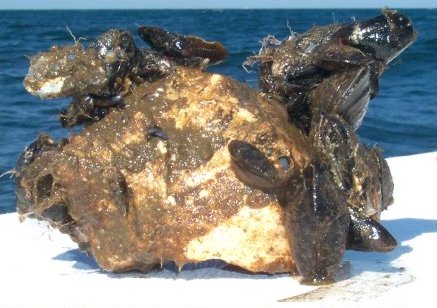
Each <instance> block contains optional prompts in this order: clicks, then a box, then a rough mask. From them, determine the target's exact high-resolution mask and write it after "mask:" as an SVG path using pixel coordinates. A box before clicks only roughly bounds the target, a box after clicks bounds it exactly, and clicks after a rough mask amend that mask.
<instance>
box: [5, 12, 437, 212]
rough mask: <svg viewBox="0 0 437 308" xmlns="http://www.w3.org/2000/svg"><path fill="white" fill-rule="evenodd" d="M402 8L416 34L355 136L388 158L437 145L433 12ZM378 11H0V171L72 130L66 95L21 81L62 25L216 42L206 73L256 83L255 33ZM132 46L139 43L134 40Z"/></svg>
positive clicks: (65, 39)
mask: <svg viewBox="0 0 437 308" xmlns="http://www.w3.org/2000/svg"><path fill="white" fill-rule="evenodd" d="M403 12H404V13H406V14H407V15H408V16H410V17H411V19H412V20H413V23H414V25H415V27H416V29H417V30H418V32H419V36H418V39H417V41H416V42H415V43H414V45H412V46H411V47H410V48H409V49H408V50H406V51H405V52H404V53H403V54H402V55H401V56H400V57H399V58H398V59H396V60H395V61H394V63H391V65H390V67H389V68H388V69H387V70H386V72H385V73H384V75H383V77H382V79H381V89H380V94H379V96H378V97H377V98H376V99H374V100H373V101H372V102H371V105H370V108H369V111H368V113H367V115H366V118H365V119H364V123H363V125H362V127H361V128H360V129H359V135H360V137H361V139H362V140H363V141H364V142H366V143H368V144H371V145H377V146H378V147H382V148H383V149H384V155H385V156H386V157H391V156H399V155H407V154H414V153H421V152H428V151H436V150H437V10H435V9H433V10H422V9H420V10H403ZM378 14H379V11H378V10H127V11H122V10H99V11H90V10H77V11H0V174H2V173H4V172H6V171H8V170H11V169H13V168H14V166H15V163H16V161H17V158H18V156H19V155H20V153H21V152H22V151H23V149H24V148H25V146H26V145H28V144H29V143H31V142H32V141H33V140H34V139H35V138H36V136H37V135H38V133H39V132H42V131H44V132H48V133H50V134H51V135H53V136H54V137H61V136H66V135H68V134H71V133H74V132H73V131H67V130H65V129H62V128H61V126H60V124H59V121H58V114H59V111H60V109H61V108H62V107H64V106H66V105H67V104H68V100H67V99H57V100H45V101H41V100H40V99H39V98H36V97H33V96H31V95H30V94H28V93H26V91H25V90H24V88H23V85H22V81H23V78H24V76H25V74H26V72H27V69H28V63H29V61H28V57H29V56H31V55H34V54H35V53H37V52H38V51H43V50H47V49H48V48H50V47H51V46H52V45H59V44H72V43H73V39H72V37H71V35H70V34H69V33H68V31H67V30H66V26H68V27H69V28H70V29H71V31H72V32H73V33H74V35H75V36H76V37H77V38H79V37H83V38H85V39H87V40H88V41H90V40H92V39H93V38H95V37H96V36H97V35H99V34H100V33H101V32H104V31H106V30H107V29H109V28H123V29H128V30H130V31H131V32H132V33H136V28H137V25H156V26H160V27H164V28H167V29H169V30H172V31H177V32H180V33H184V34H195V35H198V36H201V37H204V38H206V39H208V40H218V41H221V42H222V43H223V44H224V45H225V46H226V47H227V48H228V50H229V52H230V56H229V59H228V60H227V61H226V62H225V63H223V64H221V65H219V66H215V67H212V68H211V69H210V70H213V71H215V72H220V73H223V74H226V75H230V76H232V77H233V78H235V79H237V80H240V81H243V82H247V83H249V84H250V85H252V86H254V87H256V80H257V75H256V73H249V74H248V73H246V72H245V71H244V70H243V69H242V66H241V64H242V62H243V61H244V59H245V58H246V57H247V56H249V55H251V54H252V53H254V52H257V51H258V50H259V47H260V43H259V41H260V39H261V38H263V37H265V36H267V35H268V34H273V35H275V36H276V37H277V38H279V39H282V38H285V37H286V36H288V35H289V34H290V29H292V31H294V32H298V33H299V32H304V31H305V30H306V29H308V28H310V27H311V26H313V25H323V24H328V23H333V22H334V21H335V22H347V21H350V20H351V19H354V18H355V19H361V18H367V17H372V16H376V15H378ZM287 23H288V25H289V27H290V29H289V28H288V27H287ZM85 44H86V41H85ZM137 44H138V45H140V46H145V44H144V43H142V42H141V41H140V40H139V39H138V38H137ZM14 210H15V195H14V179H13V178H11V177H9V175H5V176H3V177H1V178H0V213H6V212H11V211H14Z"/></svg>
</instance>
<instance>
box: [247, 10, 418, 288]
mask: <svg viewBox="0 0 437 308" xmlns="http://www.w3.org/2000/svg"><path fill="white" fill-rule="evenodd" d="M416 35H417V33H416V32H415V31H414V28H413V25H412V22H411V20H410V19H409V18H408V17H406V16H405V15H403V14H401V13H399V12H397V11H394V10H387V9H385V10H383V11H382V14H381V15H380V16H377V17H374V18H371V19H367V20H362V21H356V22H351V23H347V24H333V25H328V26H323V27H313V28H312V29H311V30H309V31H307V32H305V33H303V34H300V35H291V36H290V37H288V38H287V39H285V40H283V41H278V40H276V39H275V38H274V37H273V36H268V37H266V38H265V39H264V40H263V41H262V43H263V45H262V48H261V50H260V52H259V54H256V55H253V56H251V57H249V58H248V59H247V60H246V62H245V63H244V64H245V65H247V66H251V65H254V64H258V66H259V74H260V82H259V87H260V91H261V92H263V93H266V95H271V96H276V97H277V98H278V99H279V100H280V101H282V102H283V103H284V104H285V105H286V107H287V111H288V117H289V121H290V122H291V123H293V124H294V125H295V126H297V127H299V128H300V129H301V131H302V132H303V133H304V134H306V135H307V136H308V137H309V139H310V140H311V142H312V145H313V150H314V152H315V153H314V161H313V164H312V170H309V171H308V174H307V175H305V176H304V177H305V180H304V182H306V184H304V185H303V187H304V188H302V187H299V183H295V184H294V185H292V186H294V187H299V188H298V189H307V190H308V194H309V198H308V199H307V201H306V202H295V203H293V202H288V203H287V204H288V206H290V209H288V210H287V211H286V212H287V215H289V216H290V218H289V219H286V223H287V221H288V226H287V228H288V229H290V230H292V231H291V234H293V235H292V236H290V244H291V250H292V251H298V252H299V253H296V254H293V259H294V260H295V261H296V266H297V268H298V271H299V273H300V274H301V275H302V276H303V277H304V281H309V282H323V281H329V280H330V278H332V277H333V274H334V272H335V271H336V269H337V268H338V264H339V262H340V260H341V257H342V255H343V251H344V249H345V248H346V249H353V250H362V251H390V250H392V249H394V248H395V247H396V245H397V244H396V240H395V239H394V238H393V237H392V236H391V235H390V233H389V232H388V231H387V230H386V229H385V228H384V227H383V226H381V225H380V224H379V223H378V222H377V221H378V220H379V216H380V213H381V211H382V210H384V209H386V208H387V206H388V205H390V204H391V203H393V197H392V194H393V181H392V178H391V174H390V170H389V167H388V165H387V163H386V161H385V159H384V158H383V157H382V155H381V153H380V152H379V150H378V149H376V148H373V147H369V146H366V145H364V144H362V143H360V142H359V140H358V138H357V136H356V133H355V131H356V129H357V128H358V127H359V126H360V125H361V122H362V120H363V117H364V115H365V113H366V111H367V107H368V103H369V100H371V99H373V98H374V97H375V96H376V95H377V94H378V91H379V78H380V76H381V74H382V73H383V71H384V69H385V68H386V66H387V65H388V64H389V63H390V61H392V60H393V59H394V58H395V57H396V56H397V55H399V54H400V53H401V52H402V51H403V50H404V49H405V48H407V47H408V46H409V45H410V44H411V43H412V42H413V41H414V40H415V38H416ZM248 160H250V158H248ZM258 184H259V183H258ZM258 186H259V185H258ZM261 186H262V185H261ZM265 189H270V187H267V185H266V186H265ZM291 191H292V190H291ZM291 195H293V192H292V193H291ZM291 198H292V197H290V199H291ZM285 207H286V208H287V205H286V206H285ZM296 221H304V222H305V224H304V225H301V224H296V223H295V222H296ZM312 234H316V236H311V235H312ZM309 239H311V240H310V241H309ZM309 242H310V243H309ZM333 247H335V249H333Z"/></svg>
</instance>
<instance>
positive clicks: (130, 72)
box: [24, 26, 227, 127]
mask: <svg viewBox="0 0 437 308" xmlns="http://www.w3.org/2000/svg"><path fill="white" fill-rule="evenodd" d="M138 33H139V35H140V37H141V38H142V39H143V40H144V41H145V42H146V43H148V44H149V45H150V46H151V48H139V47H137V46H136V45H135V42H134V39H133V37H132V34H131V33H130V32H129V31H126V30H118V29H113V30H109V31H107V32H105V33H103V34H102V35H100V36H99V37H98V38H97V39H96V40H95V41H94V42H92V43H91V44H90V45H89V47H88V48H84V46H83V45H82V44H81V43H80V42H79V41H76V43H75V45H73V46H62V47H57V46H55V47H52V49H51V50H50V51H49V52H45V53H39V54H37V55H36V56H35V57H32V59H31V63H30V67H31V68H30V70H29V73H28V74H27V76H26V78H25V80H24V86H25V88H26V90H27V91H28V92H30V93H32V94H34V95H38V96H39V97H41V98H57V97H65V96H70V97H73V100H72V102H71V104H70V105H69V106H68V107H67V108H64V109H63V110H62V111H61V116H60V120H61V124H62V126H64V127H73V126H75V125H80V124H86V123H89V122H95V121H98V120H100V119H101V118H103V117H104V116H105V115H106V114H108V112H109V111H110V109H111V108H119V107H123V102H122V96H123V94H125V93H127V92H129V90H130V88H131V87H132V86H135V85H136V84H141V83H144V82H153V81H155V80H158V79H162V78H164V77H165V76H167V75H168V74H170V72H171V71H172V70H173V68H174V67H176V66H186V67H197V68H200V69H203V68H205V67H206V66H208V65H213V64H217V63H219V62H221V61H223V60H225V59H226V57H227V51H226V49H225V48H224V47H223V45H222V44H220V43H218V42H207V41H205V40H203V39H201V38H199V37H196V36H183V35H179V34H177V33H172V32H169V31H166V30H163V29H161V28H157V27H146V26H141V27H139V28H138Z"/></svg>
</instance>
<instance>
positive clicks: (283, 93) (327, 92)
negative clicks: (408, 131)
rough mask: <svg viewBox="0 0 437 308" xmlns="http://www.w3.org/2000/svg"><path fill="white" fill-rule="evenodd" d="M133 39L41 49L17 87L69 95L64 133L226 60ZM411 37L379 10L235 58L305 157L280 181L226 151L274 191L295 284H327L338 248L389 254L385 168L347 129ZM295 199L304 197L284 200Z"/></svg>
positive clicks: (170, 43) (232, 148)
mask: <svg viewBox="0 0 437 308" xmlns="http://www.w3.org/2000/svg"><path fill="white" fill-rule="evenodd" d="M139 34H140V36H141V38H142V39H143V40H144V41H146V42H147V43H148V44H149V45H150V46H151V47H152V48H151V49H140V48H138V47H136V46H135V44H134V40H133V38H132V36H131V34H130V33H129V32H127V31H122V30H110V31H108V32H106V33H104V34H103V35H101V36H100V37H98V38H97V40H96V41H95V42H93V43H92V44H90V46H89V48H84V47H83V46H82V45H81V44H80V43H79V42H77V43H76V44H75V45H74V46H68V47H53V49H52V50H51V51H50V52H47V53H41V54H38V55H36V56H35V57H33V58H32V60H31V69H30V71H29V74H28V75H27V76H26V79H25V82H24V84H25V87H26V89H27V90H28V91H29V92H30V93H32V94H35V95H38V96H40V97H42V98H55V97H61V96H72V97H74V99H73V101H72V103H71V104H70V105H69V106H68V107H67V108H65V109H64V110H63V111H62V112H61V123H62V125H63V126H65V127H72V126H75V125H78V124H83V123H85V124H86V123H93V122H95V121H99V120H100V119H101V118H103V117H104V116H105V115H106V114H108V113H109V111H110V110H111V109H112V108H123V95H124V93H127V92H129V91H130V88H131V87H133V86H135V85H136V84H141V83H145V82H146V83H147V82H149V83H151V82H154V81H156V80H159V79H162V78H164V77H165V76H167V75H169V74H170V72H171V71H172V70H173V68H174V67H175V66H186V67H197V68H200V69H204V68H205V67H206V66H208V65H211V64H215V63H218V62H220V61H223V60H224V59H225V58H226V57H227V51H226V50H225V48H224V47H223V46H222V45H221V44H220V43H217V42H206V41H204V40H202V39H200V38H198V37H194V36H182V35H178V34H175V33H171V32H168V31H165V30H162V29H159V28H154V27H140V28H139ZM415 37H416V32H415V31H414V29H413V26H412V23H411V21H410V19H409V18H408V17H406V16H405V15H403V14H400V13H398V12H397V11H392V10H383V11H382V14H381V15H380V16H377V17H375V18H372V19H367V20H363V21H356V22H351V23H346V24H333V25H328V26H324V27H314V28H312V29H311V30H309V31H307V32H305V33H303V34H300V35H292V36H290V37H288V38H286V39H285V40H283V41H278V40H276V39H274V37H271V36H269V37H267V38H266V39H264V41H263V46H262V49H261V51H260V53H259V54H256V55H253V56H251V57H249V58H248V59H247V60H246V62H245V65H249V66H251V65H254V64H258V67H259V75H260V83H259V91H260V95H263V96H268V97H270V98H274V99H276V100H278V101H280V102H281V103H283V104H284V105H285V106H286V109H287V112H288V120H289V122H290V123H291V124H292V125H294V126H296V127H297V128H299V129H300V131H301V132H302V134H303V135H305V136H306V138H307V139H308V140H309V142H310V143H311V145H312V150H313V152H314V153H312V157H313V161H312V164H311V166H309V167H308V168H306V169H305V170H303V171H302V174H300V175H299V176H297V177H293V178H292V179H290V180H289V181H288V182H287V183H286V184H284V182H280V181H277V179H278V178H281V175H278V174H277V170H276V169H275V168H274V167H273V166H271V165H270V162H269V160H268V159H267V158H266V157H265V154H264V153H261V152H260V151H259V150H258V149H256V148H255V147H253V146H251V145H250V144H248V143H245V142H238V141H233V142H232V141H231V142H230V143H229V145H228V146H229V152H230V155H231V156H232V159H233V160H234V162H235V164H234V165H235V168H236V169H241V170H237V171H238V173H239V174H240V175H242V181H244V182H246V183H247V185H249V186H252V187H256V188H258V189H261V190H263V191H266V192H268V193H273V194H277V196H278V200H281V203H282V204H283V205H284V212H285V226H286V228H287V232H288V233H289V241H290V246H291V251H292V257H293V260H294V261H295V264H296V266H297V270H298V272H299V273H300V275H301V276H303V278H304V282H309V283H319V282H326V281H330V280H331V279H332V277H333V275H334V273H335V271H336V270H337V268H338V266H339V264H340V261H341V258H342V256H343V253H344V251H345V249H355V250H364V251H375V250H376V251H389V250H392V249H394V248H395V247H396V241H395V239H394V238H393V237H392V236H391V235H390V233H389V232H388V231H387V230H386V229H385V228H384V227H383V226H382V225H380V224H379V223H378V220H379V215H380V213H381V211H382V210H384V209H386V208H387V206H388V205H390V204H391V203H392V202H393V198H392V193H393V182H392V179H391V175H390V170H389V168H388V165H387V163H386V161H385V160H384V158H383V157H382V155H381V154H380V152H379V151H378V150H377V149H375V148H373V147H368V146H366V145H364V144H362V143H360V142H359V140H358V138H357V136H356V134H355V131H356V129H357V128H358V127H359V126H360V124H361V122H362V119H363V117H364V115H365V113H366V110H367V106H368V103H369V100H371V99H373V98H374V97H375V96H376V95H377V94H378V90H379V77H380V76H381V74H382V72H383V71H384V69H385V67H386V66H387V65H388V63H389V62H390V61H392V60H393V59H394V58H395V57H396V56H397V55H398V54H399V53H401V52H402V51H403V50H404V49H405V48H407V47H408V46H409V45H410V44H411V43H412V42H413V41H414V40H415ZM158 133H160V132H158ZM53 144H54V143H53V141H51V140H49V139H47V138H39V139H38V140H37V141H36V142H35V143H34V144H32V145H31V146H30V147H28V148H27V150H25V153H24V154H23V156H22V159H21V160H20V162H19V164H20V166H19V167H20V168H24V167H26V165H27V164H29V163H30V162H31V161H32V159H33V158H34V157H36V156H37V155H38V153H40V152H41V151H44V150H45V148H48V147H51V146H54V145H53ZM284 185H285V186H286V188H284V187H285V186H284ZM21 191H22V189H21V187H19V183H18V184H17V195H18V199H19V202H21V204H22V205H21V206H22V208H26V205H25V204H26V202H28V201H26V200H27V198H26V196H24V195H20V192H21ZM302 192H304V197H301V198H298V199H296V198H295V196H302ZM24 212H25V211H24Z"/></svg>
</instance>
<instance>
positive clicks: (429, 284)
mask: <svg viewBox="0 0 437 308" xmlns="http://www.w3.org/2000/svg"><path fill="white" fill-rule="evenodd" d="M389 165H390V167H391V171H392V174H393V178H394V182H395V204H393V205H392V206H391V207H390V208H389V210H388V211H386V212H384V214H383V217H382V218H383V224H384V225H385V226H386V227H387V228H388V229H389V231H390V232H391V233H392V234H393V235H394V236H395V237H396V238H397V240H398V242H399V247H398V248H397V249H396V250H395V251H393V252H391V253H386V254H383V253H359V252H347V253H346V255H345V258H344V262H343V267H342V269H341V270H340V273H339V275H338V278H339V281H338V282H337V283H335V284H333V285H331V286H327V287H320V288H316V287H310V286H301V285H299V283H298V280H297V278H296V277H290V276H289V275H271V276H269V275H249V274H243V273H238V272H233V271H226V270H222V269H219V268H216V267H217V266H218V265H219V264H220V263H219V262H211V263H207V264H203V265H199V266H197V268H196V269H192V270H184V271H182V272H180V273H177V272H176V271H174V270H172V269H171V268H167V269H165V270H163V271H159V272H156V271H155V272H152V273H149V274H142V273H130V274H110V273H105V272H103V271H100V270H99V269H98V267H97V266H96V264H95V263H94V261H93V260H92V259H91V258H89V257H88V256H86V255H85V254H83V253H82V252H81V251H79V250H78V249H77V247H76V245H75V244H74V243H73V242H71V241H70V239H69V237H68V236H65V235H62V234H60V233H59V232H57V231H54V230H51V229H49V228H48V227H47V226H46V225H44V224H43V223H38V222H36V221H35V220H31V219H28V220H26V221H25V222H24V223H21V224H20V223H19V222H18V217H17V214H15V213H12V214H5V215H0V247H1V251H0V261H1V262H0V306H2V307H3V306H5V305H6V306H9V305H14V306H21V305H26V306H27V305H33V306H42V307H48V306H56V307H60V306H62V307H65V306H77V305H81V306H87V307H88V306H93V307H94V306H96V305H97V304H98V305H99V306H105V307H108V306H123V307H125V306H151V305H154V306H156V305H168V304H173V305H177V306H187V304H190V306H205V305H214V306H220V305H223V304H226V303H227V304H228V305H233V306H241V305H242V304H243V305H245V306H253V305H255V306H271V305H272V304H274V303H277V302H278V301H281V300H286V301H287V300H288V301H317V300H323V304H326V301H348V302H351V301H360V302H361V303H362V302H365V303H372V302H373V303H374V304H379V306H380V304H384V305H385V306H386V305H389V306H393V305H401V306H410V305H413V304H418V303H433V302H435V300H434V298H435V293H436V290H437V287H436V284H435V277H437V266H436V261H437V198H436V195H437V152H434V153H428V154H420V155H414V156H406V157H397V158H391V159H389ZM299 294H303V295H299ZM321 304H322V302H319V305H321ZM315 305H318V304H317V303H316V304H315ZM428 305H429V304H428Z"/></svg>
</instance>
